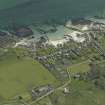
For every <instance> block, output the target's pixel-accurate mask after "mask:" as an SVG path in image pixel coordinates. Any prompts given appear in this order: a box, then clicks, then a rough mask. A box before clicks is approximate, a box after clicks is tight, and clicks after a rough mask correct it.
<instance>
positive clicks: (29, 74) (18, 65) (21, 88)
mask: <svg viewBox="0 0 105 105" xmlns="http://www.w3.org/2000/svg"><path fill="white" fill-rule="evenodd" d="M57 83H58V81H57V80H56V79H55V78H54V77H53V75H52V74H51V73H50V72H49V71H48V70H47V69H45V68H44V67H43V66H42V65H41V64H39V63H38V62H37V61H33V60H32V59H30V58H21V59H17V58H15V57H13V58H12V57H11V58H10V57H8V58H7V59H6V60H0V98H1V100H2V99H9V98H13V97H14V96H17V95H21V94H26V93H27V92H29V91H30V90H31V89H32V88H33V87H37V86H40V85H45V84H53V85H54V86H55V85H56V84H57Z"/></svg>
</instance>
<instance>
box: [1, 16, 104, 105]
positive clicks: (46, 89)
mask: <svg viewBox="0 0 105 105" xmlns="http://www.w3.org/2000/svg"><path fill="white" fill-rule="evenodd" d="M64 27H66V28H67V29H69V30H71V31H70V32H69V33H68V32H65V34H64V36H63V37H62V38H61V39H58V40H51V39H50V38H49V37H48V36H47V35H46V32H44V31H43V30H40V31H42V33H43V32H44V33H43V34H42V36H41V37H39V38H35V36H34V33H33V31H32V30H31V29H30V28H29V27H22V28H19V29H15V30H12V31H11V32H7V31H0V40H1V41H2V43H3V46H2V45H1V47H2V48H3V49H8V48H10V47H11V46H12V48H13V49H15V48H20V49H27V51H28V55H25V56H29V57H31V58H32V59H33V60H37V61H38V62H39V63H41V64H42V65H43V66H44V67H45V68H46V69H47V70H48V71H49V72H50V73H51V74H52V75H54V77H56V78H57V79H58V80H59V81H61V82H62V84H65V81H68V79H70V78H71V77H73V78H79V77H80V75H79V74H78V73H75V74H74V73H72V72H71V71H69V73H70V75H69V73H68V68H70V67H72V66H73V65H76V64H78V63H81V62H87V61H88V63H90V62H97V61H98V62H101V61H103V60H105V46H104V45H103V43H102V42H101V41H102V40H104V41H105V24H104V23H99V22H96V21H93V20H87V19H82V18H80V19H77V20H72V21H68V22H66V24H65V25H64ZM51 30H52V28H51ZM55 31H57V29H56V28H55V27H54V31H53V32H55ZM47 32H48V30H47ZM50 32H51V31H50ZM14 35H15V36H14ZM5 36H6V38H5ZM7 36H8V37H7ZM3 38H4V39H5V40H3ZM1 41H0V43H1ZM8 41H9V42H8ZM17 58H19V56H18V57H17ZM70 70H71V69H70ZM54 91H55V88H54V87H53V86H52V85H50V84H46V85H44V86H39V87H35V88H32V89H31V91H30V94H31V99H29V102H30V100H31V101H33V102H34V101H35V100H36V101H37V100H39V99H40V98H43V96H46V95H49V94H52V93H53V92H54ZM63 91H64V92H66V91H67V93H68V91H69V90H67V89H66V86H65V87H64V88H63ZM18 98H19V100H24V97H22V96H21V95H20V96H18ZM24 105H25V104H24Z"/></svg>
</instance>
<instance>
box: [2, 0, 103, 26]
mask: <svg viewBox="0 0 105 105" xmlns="http://www.w3.org/2000/svg"><path fill="white" fill-rule="evenodd" d="M4 1H5V2H7V0H4ZM21 1H25V0H21ZM26 1H29V2H28V3H27V2H25V3H24V4H23V2H22V4H20V3H19V4H18V5H15V6H14V7H12V8H9V9H3V10H1V11H0V25H8V24H9V25H10V24H12V22H15V23H16V24H31V23H33V22H38V21H46V20H50V19H54V20H56V21H63V20H64V19H65V18H76V17H83V16H88V15H93V14H96V13H98V12H100V11H102V10H103V9H104V8H105V0H26Z"/></svg>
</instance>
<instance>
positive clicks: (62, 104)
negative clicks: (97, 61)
mask: <svg viewBox="0 0 105 105" xmlns="http://www.w3.org/2000/svg"><path fill="white" fill-rule="evenodd" d="M69 88H70V94H66V95H65V94H64V93H63V92H61V91H57V92H56V93H54V94H53V95H52V96H51V100H52V102H53V105H104V103H105V93H104V92H105V91H104V90H101V89H98V88H96V87H95V86H94V85H93V84H91V83H90V82H84V81H78V80H72V82H71V84H70V85H69ZM40 105H42V104H40Z"/></svg>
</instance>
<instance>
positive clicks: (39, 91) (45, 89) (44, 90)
mask: <svg viewBox="0 0 105 105" xmlns="http://www.w3.org/2000/svg"><path fill="white" fill-rule="evenodd" d="M53 90H54V88H53V86H52V85H49V84H48V85H45V86H41V87H39V88H34V89H32V99H33V100H35V99H37V98H39V97H41V96H43V95H46V94H48V93H49V92H53Z"/></svg>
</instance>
